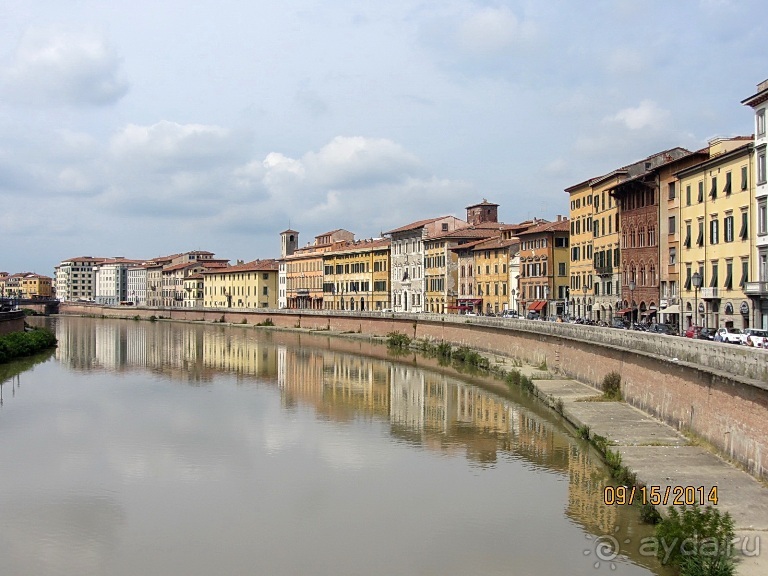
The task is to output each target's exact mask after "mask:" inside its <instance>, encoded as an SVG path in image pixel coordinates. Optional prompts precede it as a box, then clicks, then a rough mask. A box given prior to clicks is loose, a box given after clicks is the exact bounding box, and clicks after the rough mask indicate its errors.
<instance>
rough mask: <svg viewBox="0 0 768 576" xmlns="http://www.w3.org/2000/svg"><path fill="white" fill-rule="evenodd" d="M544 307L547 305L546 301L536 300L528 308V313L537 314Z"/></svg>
mask: <svg viewBox="0 0 768 576" xmlns="http://www.w3.org/2000/svg"><path fill="white" fill-rule="evenodd" d="M546 305H547V301H546V300H536V301H535V302H534V303H533V304H531V305H530V306H529V307H528V312H538V311H539V310H541V309H542V308H544V306H546Z"/></svg>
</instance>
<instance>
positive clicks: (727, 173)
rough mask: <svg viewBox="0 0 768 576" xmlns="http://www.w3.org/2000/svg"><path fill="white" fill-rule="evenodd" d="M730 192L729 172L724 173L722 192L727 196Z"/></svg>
mask: <svg viewBox="0 0 768 576" xmlns="http://www.w3.org/2000/svg"><path fill="white" fill-rule="evenodd" d="M730 193H731V173H730V172H726V173H725V187H724V188H723V194H725V195H726V196H728V195H729V194H730Z"/></svg>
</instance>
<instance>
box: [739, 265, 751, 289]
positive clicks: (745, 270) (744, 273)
mask: <svg viewBox="0 0 768 576" xmlns="http://www.w3.org/2000/svg"><path fill="white" fill-rule="evenodd" d="M748 281H749V258H743V259H742V261H741V281H740V282H739V288H744V285H745V284H746V283H747V282H748Z"/></svg>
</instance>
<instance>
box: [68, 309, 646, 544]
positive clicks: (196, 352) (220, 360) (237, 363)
mask: <svg viewBox="0 0 768 576" xmlns="http://www.w3.org/2000/svg"><path fill="white" fill-rule="evenodd" d="M56 332H57V337H58V339H59V347H58V350H57V352H56V357H57V358H58V360H59V361H61V362H62V363H64V364H66V365H68V366H69V367H70V368H72V369H75V370H94V369H97V370H98V369H103V370H110V371H124V370H125V371H127V370H150V371H154V372H160V373H162V374H164V375H166V376H171V377H173V378H174V379H177V380H183V381H186V382H188V383H190V384H195V385H199V384H205V383H209V382H211V381H212V380H213V378H214V376H215V375H218V374H222V373H227V374H230V375H232V374H234V375H235V376H236V379H237V381H238V382H240V383H245V382H252V383H257V384H260V385H264V384H266V385H274V386H276V388H277V389H278V390H279V393H280V397H281V402H282V405H283V406H284V407H285V408H287V409H290V408H294V407H296V406H300V405H301V406H311V407H312V408H313V410H314V411H315V413H316V414H317V416H318V417H320V418H323V419H329V420H334V421H340V422H344V421H350V420H353V419H361V418H365V419H372V420H378V421H381V422H387V423H388V426H389V432H390V434H391V435H392V436H393V437H395V438H397V439H398V440H400V441H403V442H406V443H409V444H413V445H417V446H419V447H420V448H423V449H427V450H433V451H439V452H442V453H445V454H457V455H458V454H462V453H463V454H464V455H465V457H466V458H467V459H468V460H469V461H470V462H472V463H473V464H474V465H478V466H483V467H486V466H494V465H495V464H496V463H497V461H498V460H499V459H500V458H504V459H517V460H520V459H522V460H523V461H525V462H526V463H527V465H530V466H533V467H535V468H537V469H541V470H543V471H545V472H548V473H555V474H561V475H562V476H563V477H564V478H567V479H568V503H567V510H566V514H567V515H568V516H569V517H570V518H571V519H572V520H574V521H576V522H577V523H579V524H581V525H582V526H584V527H585V528H586V529H587V530H588V531H590V532H592V533H596V534H608V533H613V532H614V531H616V530H617V524H620V523H623V524H624V525H622V526H619V529H624V530H626V531H627V532H628V533H631V532H632V529H633V526H631V525H629V524H627V523H628V522H629V520H628V519H629V518H630V516H629V515H627V514H618V513H617V509H616V508H615V507H610V506H605V505H604V504H603V488H604V487H605V485H606V478H607V476H606V472H605V469H604V468H603V467H602V466H601V465H600V464H598V458H596V457H594V456H593V455H592V454H590V452H589V450H588V448H587V447H586V446H585V445H584V443H581V442H578V441H576V440H575V439H574V438H572V437H570V436H569V435H568V434H566V433H565V432H564V430H563V429H562V427H561V426H560V425H559V424H558V423H557V421H556V420H554V419H552V418H551V415H550V414H549V413H547V412H546V411H545V410H541V411H540V412H537V411H536V410H535V409H532V408H527V407H523V406H521V405H519V404H516V403H514V402H512V401H511V400H508V399H505V398H503V397H500V396H498V395H496V394H493V393H491V392H489V391H487V390H484V389H483V388H479V387H477V386H474V385H471V384H467V383H466V381H465V380H462V379H461V378H460V377H458V376H456V377H454V376H452V375H450V374H446V373H439V372H433V371H429V370H425V369H423V368H419V367H416V366H414V365H409V364H403V363H395V362H393V361H391V360H388V359H383V358H382V359H377V358H370V357H365V356H357V355H353V354H349V353H345V352H340V351H337V350H334V349H331V348H330V346H328V347H323V346H317V347H313V346H312V345H304V342H303V341H302V342H301V344H299V343H298V340H296V341H293V342H292V341H291V338H296V337H295V336H292V335H283V336H282V337H281V341H280V342H277V343H276V342H273V341H272V340H273V336H272V335H270V334H269V333H263V332H256V331H253V330H248V329H240V328H236V327H235V328H230V327H223V326H210V325H208V326H202V325H180V324H173V323H166V322H157V323H148V322H126V321H122V322H119V321H108V320H97V321H87V319H67V321H63V322H58V323H57V325H56ZM622 518H623V519H624V520H622Z"/></svg>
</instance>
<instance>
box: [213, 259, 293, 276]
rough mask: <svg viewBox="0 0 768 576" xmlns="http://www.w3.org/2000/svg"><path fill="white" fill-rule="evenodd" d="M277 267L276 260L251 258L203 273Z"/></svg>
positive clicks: (271, 269)
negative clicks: (248, 260)
mask: <svg viewBox="0 0 768 576" xmlns="http://www.w3.org/2000/svg"><path fill="white" fill-rule="evenodd" d="M278 269H279V266H278V263H277V260H273V259H269V260H252V261H251V262H245V263H243V264H235V265H234V266H227V267H226V268H214V269H211V270H205V271H204V272H203V274H228V273H230V272H277V271H278Z"/></svg>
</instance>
